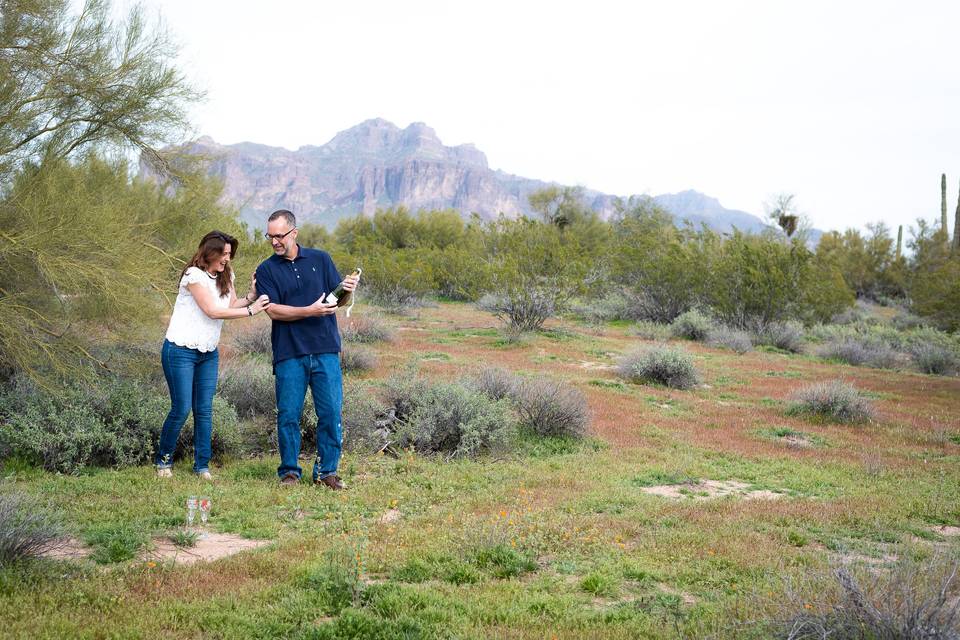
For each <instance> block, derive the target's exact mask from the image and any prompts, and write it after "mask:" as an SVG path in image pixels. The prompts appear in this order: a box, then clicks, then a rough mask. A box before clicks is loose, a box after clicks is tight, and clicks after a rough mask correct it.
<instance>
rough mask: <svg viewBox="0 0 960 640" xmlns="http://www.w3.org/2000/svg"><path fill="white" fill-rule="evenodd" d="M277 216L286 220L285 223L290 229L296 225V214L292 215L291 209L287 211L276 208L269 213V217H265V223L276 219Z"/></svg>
mask: <svg viewBox="0 0 960 640" xmlns="http://www.w3.org/2000/svg"><path fill="white" fill-rule="evenodd" d="M278 218H283V219H284V220H286V221H287V225H288V226H289V227H290V228H291V229H293V228H294V227H295V226H297V216H295V215H293V212H292V211H288V210H286V209H277V210H276V211H274V212H273V213H271V214H270V217H269V218H267V224H270V223H271V222H273V221H274V220H277V219H278Z"/></svg>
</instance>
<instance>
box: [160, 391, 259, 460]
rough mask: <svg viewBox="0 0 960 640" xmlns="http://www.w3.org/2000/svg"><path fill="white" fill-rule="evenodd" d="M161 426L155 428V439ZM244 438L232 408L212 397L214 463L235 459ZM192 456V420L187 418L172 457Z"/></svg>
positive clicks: (211, 442) (211, 437) (211, 446)
mask: <svg viewBox="0 0 960 640" xmlns="http://www.w3.org/2000/svg"><path fill="white" fill-rule="evenodd" d="M162 426H163V425H162V424H160V425H159V426H158V427H157V432H156V438H157V439H158V440H159V438H160V429H161V428H162ZM243 441H244V437H243V434H242V433H241V430H240V421H239V420H238V419H237V412H236V411H235V410H234V408H233V406H232V405H231V404H230V403H229V402H228V401H227V400H226V399H224V398H223V397H222V396H219V395H215V396H213V430H212V433H211V435H210V454H211V458H212V459H213V460H214V461H216V462H222V461H223V460H224V459H225V458H230V457H235V456H238V455H240V454H241V453H242V452H243ZM192 456H193V419H192V418H188V419H187V422H186V424H184V425H183V429H181V430H180V437H178V438H177V448H176V450H175V451H174V454H173V457H174V459H175V460H179V459H182V458H191V457H192Z"/></svg>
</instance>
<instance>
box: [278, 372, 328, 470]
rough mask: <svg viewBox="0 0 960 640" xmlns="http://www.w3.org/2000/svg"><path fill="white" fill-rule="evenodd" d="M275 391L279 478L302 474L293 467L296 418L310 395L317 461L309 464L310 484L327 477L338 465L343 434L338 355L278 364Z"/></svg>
mask: <svg viewBox="0 0 960 640" xmlns="http://www.w3.org/2000/svg"><path fill="white" fill-rule="evenodd" d="M274 373H275V375H276V380H275V383H276V391H277V440H278V441H279V444H280V467H279V468H278V469H277V474H278V475H279V476H280V477H281V478H282V477H284V476H285V475H287V474H288V473H291V472H292V473H294V474H296V476H297V477H298V478H299V477H300V475H301V473H302V471H301V469H300V466H299V465H298V464H297V458H298V457H299V455H300V414H301V413H302V412H303V402H304V400H305V398H306V394H307V386H309V387H310V391H311V392H312V393H313V406H314V409H316V412H317V457H316V459H315V461H314V463H313V480H314V482H316V481H317V480H318V479H320V478H325V477H327V476H331V475H333V474H335V473H336V472H337V465H338V464H339V463H340V449H341V446H342V444H343V434H342V432H341V427H340V408H341V405H342V404H343V379H342V376H341V373H340V354H339V353H318V354H314V355H309V356H301V357H299V358H288V359H287V360H281V361H280V362H278V363H277V364H276V365H275V366H274Z"/></svg>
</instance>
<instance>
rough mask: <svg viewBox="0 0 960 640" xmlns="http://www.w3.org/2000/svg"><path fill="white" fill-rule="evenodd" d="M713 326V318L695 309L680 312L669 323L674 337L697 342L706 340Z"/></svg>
mask: <svg viewBox="0 0 960 640" xmlns="http://www.w3.org/2000/svg"><path fill="white" fill-rule="evenodd" d="M713 328H714V323H713V320H712V319H711V318H710V317H708V316H707V315H705V314H704V313H703V312H701V311H698V310H696V309H691V310H690V311H687V312H686V313H682V314H680V315H679V316H678V317H677V319H676V320H674V321H673V323H672V324H671V325H670V330H671V331H672V332H673V335H675V336H676V337H678V338H686V339H687V340H696V341H697V342H703V341H704V340H706V339H707V337H708V336H709V335H710V331H711V330H713Z"/></svg>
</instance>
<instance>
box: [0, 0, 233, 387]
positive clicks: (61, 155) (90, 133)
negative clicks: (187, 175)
mask: <svg viewBox="0 0 960 640" xmlns="http://www.w3.org/2000/svg"><path fill="white" fill-rule="evenodd" d="M175 53H176V52H175V49H174V47H173V46H172V45H171V43H170V42H169V40H168V38H167V36H166V34H165V33H164V32H162V31H159V30H157V29H156V28H150V27H149V26H148V25H147V23H146V22H145V20H144V18H143V16H142V13H141V11H140V9H138V8H134V9H133V10H132V11H131V12H130V13H129V15H128V16H127V18H126V20H125V21H124V22H122V23H117V22H114V21H113V20H112V19H111V13H110V5H109V3H108V2H106V1H104V0H88V1H87V2H85V3H84V4H83V5H82V7H80V8H79V9H77V10H76V11H73V10H71V3H70V2H69V1H68V0H0V327H2V329H0V369H2V370H4V371H5V372H6V373H8V374H9V373H10V372H11V371H14V370H20V371H26V372H28V373H30V374H33V375H43V372H49V371H51V370H56V369H60V370H63V369H70V368H71V366H74V365H76V364H77V363H79V362H82V361H83V360H84V359H87V358H88V357H89V353H90V352H89V351H88V349H87V348H86V347H85V344H86V341H85V339H84V336H85V335H88V334H89V333H91V329H90V327H89V326H85V325H84V323H88V322H90V321H95V322H98V323H99V327H100V328H103V327H104V325H109V326H112V327H117V326H124V325H125V324H127V323H129V322H130V321H131V320H132V319H134V318H136V317H138V316H142V314H143V313H144V312H145V310H146V309H147V308H148V304H147V302H146V301H147V296H148V295H149V293H148V292H149V291H150V290H151V289H155V290H160V289H162V286H163V285H164V284H166V283H165V282H164V280H165V278H168V277H169V275H170V273H171V272H173V271H175V270H176V268H177V266H178V261H177V260H176V259H175V258H174V257H173V255H172V254H171V251H170V249H171V247H172V248H174V249H175V250H176V251H175V252H179V251H180V250H181V249H182V247H181V245H183V244H184V243H186V242H187V240H186V235H185V234H187V233H188V232H189V230H192V229H194V228H195V227H194V226H193V225H192V224H190V225H185V224H184V222H185V220H184V219H183V216H185V215H187V216H192V217H190V220H189V222H191V223H193V222H197V223H200V224H204V225H205V224H208V223H212V222H217V223H223V222H225V221H228V220H229V217H227V218H224V217H222V213H221V211H220V210H219V209H218V208H217V206H216V204H215V202H216V197H215V193H214V192H213V190H212V188H211V187H210V185H209V183H206V182H204V181H200V183H199V184H200V185H201V186H200V188H199V191H196V190H193V191H191V190H189V189H187V190H184V191H182V192H181V193H179V194H177V195H175V196H168V195H165V194H164V192H163V191H162V190H160V189H158V188H157V187H155V186H152V185H146V184H138V183H136V182H135V181H134V180H133V178H132V177H131V176H130V172H129V171H128V169H127V167H126V164H125V163H124V162H123V161H112V162H108V161H104V160H102V159H100V158H102V157H105V156H106V155H110V154H111V153H113V152H114V151H117V150H121V149H123V148H127V149H130V148H133V149H140V150H141V151H146V152H148V154H152V155H153V156H154V157H159V155H158V154H156V153H154V152H153V149H154V145H157V144H159V143H160V142H161V141H163V140H164V139H165V138H167V137H170V136H176V135H179V134H180V133H182V132H183V131H184V130H185V128H186V108H187V104H188V103H189V102H190V101H192V100H194V99H196V98H198V97H199V96H198V94H197V92H196V91H194V90H193V89H192V88H191V87H190V86H189V85H188V83H187V82H186V81H185V80H184V77H183V76H182V75H181V73H180V72H179V71H177V70H176V68H174V67H173V66H172V65H171V64H170V60H171V59H172V57H173V55H174V54H175ZM178 207H179V211H180V213H179V214H178V215H168V214H171V213H172V210H173V209H175V208H178ZM165 215H166V216H167V217H166V218H165ZM236 227H238V225H235V228H234V231H237V229H236ZM193 241H194V242H195V239H194V240H193ZM105 320H108V322H104V321H105Z"/></svg>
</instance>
